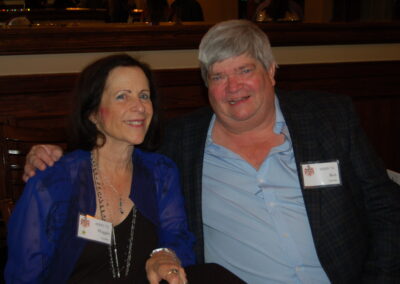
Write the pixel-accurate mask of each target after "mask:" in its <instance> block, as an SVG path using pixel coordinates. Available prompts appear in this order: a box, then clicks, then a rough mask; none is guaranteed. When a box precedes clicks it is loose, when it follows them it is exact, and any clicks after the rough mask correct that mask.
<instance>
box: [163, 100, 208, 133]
mask: <svg viewBox="0 0 400 284" xmlns="http://www.w3.org/2000/svg"><path fill="white" fill-rule="evenodd" d="M212 115H213V111H212V110H211V108H210V107H203V108H200V109H197V110H195V111H193V112H190V113H187V114H184V115H182V116H179V117H175V118H173V119H170V120H169V121H168V123H167V124H166V127H165V132H166V134H167V135H169V134H171V133H177V132H182V131H184V132H188V131H189V132H190V131H191V130H193V131H198V130H199V129H205V128H208V125H209V123H210V121H211V117H212Z"/></svg>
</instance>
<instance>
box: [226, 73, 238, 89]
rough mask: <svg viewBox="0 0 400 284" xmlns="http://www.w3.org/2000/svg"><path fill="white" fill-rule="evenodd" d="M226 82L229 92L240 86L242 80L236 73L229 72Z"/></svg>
mask: <svg viewBox="0 0 400 284" xmlns="http://www.w3.org/2000/svg"><path fill="white" fill-rule="evenodd" d="M226 84H227V89H228V91H229V92H236V91H237V90H239V89H240V88H241V85H242V81H241V79H240V77H239V76H238V75H237V74H231V75H229V76H228V78H227V82H226Z"/></svg>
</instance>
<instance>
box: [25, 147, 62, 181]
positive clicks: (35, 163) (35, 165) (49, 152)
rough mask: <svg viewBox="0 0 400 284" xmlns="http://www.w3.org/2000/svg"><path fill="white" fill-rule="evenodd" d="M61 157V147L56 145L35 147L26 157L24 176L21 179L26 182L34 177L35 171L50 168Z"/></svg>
mask: <svg viewBox="0 0 400 284" xmlns="http://www.w3.org/2000/svg"><path fill="white" fill-rule="evenodd" d="M62 155H63V151H62V149H61V147H59V146H56V145H35V146H33V147H32V149H31V150H30V151H29V153H28V155H27V156H26V162H25V167H24V174H23V176H22V179H23V180H24V181H25V182H27V181H28V179H29V178H30V177H33V176H34V175H35V170H36V169H39V170H42V171H43V170H45V169H46V167H47V166H50V167H51V166H52V165H53V164H54V162H56V161H58V160H59V159H60V158H61V156H62Z"/></svg>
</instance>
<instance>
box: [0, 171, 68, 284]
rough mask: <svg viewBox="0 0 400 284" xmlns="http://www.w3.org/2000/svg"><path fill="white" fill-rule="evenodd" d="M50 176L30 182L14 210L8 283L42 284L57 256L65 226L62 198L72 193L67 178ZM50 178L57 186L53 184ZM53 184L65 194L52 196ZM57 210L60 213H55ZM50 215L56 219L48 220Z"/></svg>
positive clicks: (10, 222)
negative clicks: (61, 227) (59, 239)
mask: <svg viewBox="0 0 400 284" xmlns="http://www.w3.org/2000/svg"><path fill="white" fill-rule="evenodd" d="M51 172H54V170H51ZM48 174H49V172H47V173H46V174H44V173H43V172H42V173H38V174H37V176H35V177H34V178H32V179H31V180H29V182H28V183H27V185H26V186H25V189H24V191H23V194H22V196H21V198H20V199H19V201H18V202H17V204H16V207H15V208H14V210H13V213H12V216H11V218H10V221H9V225H8V251H9V253H8V260H7V265H6V269H5V279H6V281H7V283H43V277H45V276H44V275H46V270H47V269H48V267H49V264H50V259H51V258H52V256H53V255H54V251H55V243H56V240H57V239H58V238H59V233H60V230H59V226H62V223H63V220H62V218H63V214H62V212H61V211H63V200H64V198H63V197H62V196H65V195H66V194H68V192H69V190H66V189H65V188H66V187H67V184H68V182H67V181H66V179H65V178H62V176H57V175H53V176H49V175H48ZM55 176H57V177H55ZM49 177H50V179H51V180H52V181H55V180H56V183H51V181H49V180H48V178H49ZM46 180H47V181H49V182H45V181H46ZM50 184H52V186H54V187H57V188H58V189H59V192H62V193H63V194H61V195H57V194H56V195H54V194H51V193H50V191H51V190H50V189H49V187H48V186H49V185H50ZM54 205H56V206H54ZM64 209H65V208H64ZM54 210H55V211H58V212H52V211H54ZM60 210H61V211H60ZM49 215H52V216H53V217H55V218H50V219H49V218H48V216H49ZM56 216H58V218H57V217H56Z"/></svg>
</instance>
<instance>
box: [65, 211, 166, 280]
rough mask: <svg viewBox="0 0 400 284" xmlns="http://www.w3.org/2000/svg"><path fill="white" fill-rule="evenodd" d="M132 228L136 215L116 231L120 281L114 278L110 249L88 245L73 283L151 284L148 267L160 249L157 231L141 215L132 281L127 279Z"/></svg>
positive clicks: (78, 265)
mask: <svg viewBox="0 0 400 284" xmlns="http://www.w3.org/2000/svg"><path fill="white" fill-rule="evenodd" d="M131 224H132V211H131V212H130V213H129V214H128V216H127V218H125V220H124V221H123V222H122V223H121V224H119V225H117V226H115V227H114V233H115V238H116V243H117V250H118V261H119V267H120V273H121V278H120V279H113V277H112V272H111V264H110V254H109V249H108V245H105V244H102V243H98V242H93V241H88V242H87V244H86V246H85V248H84V249H83V251H82V254H81V256H80V257H79V259H78V261H77V263H76V265H75V269H74V271H73V273H72V275H71V277H70V280H69V283H80V284H81V283H148V282H147V280H146V271H145V264H146V261H147V259H148V258H149V255H150V253H151V251H152V250H153V249H155V248H156V247H157V240H158V239H157V231H156V227H155V225H154V224H153V223H151V222H150V221H149V220H148V219H146V218H145V217H144V216H143V215H142V214H140V212H139V211H137V213H136V224H135V229H134V235H133V251H132V255H131V265H130V270H129V274H128V277H126V278H125V265H126V258H127V253H128V251H127V248H128V242H129V236H130V230H131ZM114 262H115V258H114Z"/></svg>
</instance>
